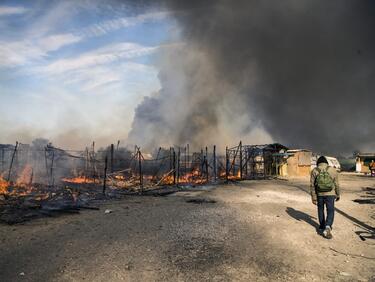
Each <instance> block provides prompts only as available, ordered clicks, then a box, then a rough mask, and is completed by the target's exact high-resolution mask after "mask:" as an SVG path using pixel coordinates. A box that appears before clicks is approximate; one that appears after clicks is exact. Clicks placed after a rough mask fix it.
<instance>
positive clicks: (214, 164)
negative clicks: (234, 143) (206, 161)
mask: <svg viewBox="0 0 375 282" xmlns="http://www.w3.org/2000/svg"><path fill="white" fill-rule="evenodd" d="M213 158H214V163H213V167H214V181H216V179H217V172H216V145H214V152H213Z"/></svg>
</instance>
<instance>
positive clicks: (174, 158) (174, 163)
mask: <svg viewBox="0 0 375 282" xmlns="http://www.w3.org/2000/svg"><path fill="white" fill-rule="evenodd" d="M173 184H174V185H176V152H175V151H174V148H173Z"/></svg>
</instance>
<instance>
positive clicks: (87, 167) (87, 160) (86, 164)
mask: <svg viewBox="0 0 375 282" xmlns="http://www.w3.org/2000/svg"><path fill="white" fill-rule="evenodd" d="M88 174H89V148H87V147H86V156H85V182H86V180H87V177H88Z"/></svg>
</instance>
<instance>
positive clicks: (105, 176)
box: [103, 156, 108, 195]
mask: <svg viewBox="0 0 375 282" xmlns="http://www.w3.org/2000/svg"><path fill="white" fill-rule="evenodd" d="M107 165H108V157H107V156H105V160H104V180H103V195H105V190H106V188H107V187H106V184H107Z"/></svg>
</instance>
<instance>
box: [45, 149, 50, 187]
mask: <svg viewBox="0 0 375 282" xmlns="http://www.w3.org/2000/svg"><path fill="white" fill-rule="evenodd" d="M44 161H45V165H46V177H47V182H49V170H48V163H47V147H44Z"/></svg>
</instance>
